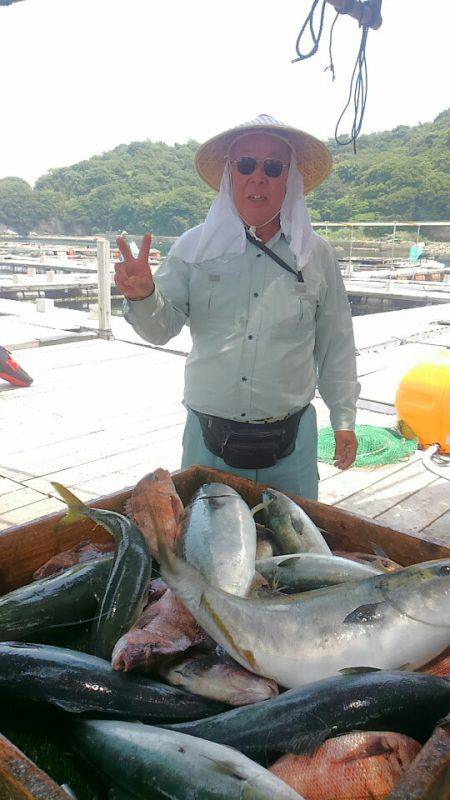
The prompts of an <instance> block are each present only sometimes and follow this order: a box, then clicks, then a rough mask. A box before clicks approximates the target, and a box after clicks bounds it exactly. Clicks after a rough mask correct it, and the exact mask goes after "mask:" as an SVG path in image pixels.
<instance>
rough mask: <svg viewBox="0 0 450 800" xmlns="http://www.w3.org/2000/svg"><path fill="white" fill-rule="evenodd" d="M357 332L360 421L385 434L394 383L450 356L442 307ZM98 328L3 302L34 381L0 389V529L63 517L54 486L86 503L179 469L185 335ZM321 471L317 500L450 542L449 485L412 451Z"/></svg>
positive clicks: (74, 316) (77, 318)
mask: <svg viewBox="0 0 450 800" xmlns="http://www.w3.org/2000/svg"><path fill="white" fill-rule="evenodd" d="M354 323H355V336H356V344H357V348H358V353H359V355H358V374H359V377H360V382H361V387H362V388H361V396H360V400H359V408H358V418H357V422H358V423H360V424H373V425H379V426H393V425H394V424H395V409H394V401H395V393H396V389H397V386H398V382H399V380H400V378H401V376H402V374H404V372H405V371H406V370H407V369H408V367H409V365H410V364H413V363H415V362H417V361H418V360H420V359H422V358H424V357H427V356H428V355H429V354H430V353H431V352H434V351H435V350H436V349H437V348H449V347H450V304H447V305H439V306H436V305H434V306H428V307H423V308H417V309H414V310H403V311H395V312H388V313H384V314H373V315H369V316H364V317H357V318H355V320H354ZM96 325H97V322H96V320H95V319H93V318H91V317H90V316H89V315H88V314H85V313H83V312H79V311H69V310H62V309H54V310H52V311H51V312H49V313H38V312H36V310H35V309H34V306H32V305H31V304H26V303H19V302H14V301H8V300H1V301H0V342H1V343H2V344H5V345H9V346H11V347H13V348H14V350H15V351H16V352H15V355H16V358H17V360H18V361H20V363H21V365H22V366H23V367H24V369H25V370H26V371H27V372H29V373H30V374H31V375H32V376H33V378H34V383H33V385H32V386H31V387H29V388H27V389H15V388H13V387H11V386H10V385H9V384H7V383H3V382H0V431H1V434H0V530H2V529H6V528H8V527H9V526H11V525H15V524H18V523H21V522H27V521H29V520H32V519H35V518H37V517H39V516H42V515H45V514H48V513H51V512H52V511H55V510H57V509H60V508H62V507H63V504H62V503H61V502H60V501H59V500H58V499H57V498H56V496H55V493H54V491H53V489H52V487H51V484H50V480H58V481H60V482H61V483H63V484H65V485H67V486H69V487H71V488H72V489H73V491H74V492H75V493H76V494H78V495H79V496H80V497H81V498H82V499H84V500H90V499H92V498H97V497H99V496H101V495H104V494H108V493H110V492H113V491H115V490H118V489H121V488H124V487H126V486H132V485H134V483H135V482H136V481H137V480H138V479H139V478H141V477H142V476H143V475H144V474H146V473H147V472H149V471H150V470H153V469H155V468H156V467H158V466H162V467H165V468H167V469H169V470H174V469H176V468H177V467H179V464H180V457H181V438H182V431H183V426H184V420H185V409H184V408H183V406H182V403H181V397H182V390H183V372H184V364H185V357H186V354H187V353H188V352H189V350H190V346H191V340H190V335H189V330H188V329H187V328H185V329H184V330H183V331H182V333H181V334H180V335H179V336H178V337H176V339H174V340H172V341H171V342H169V344H168V345H166V346H164V347H161V348H157V347H152V346H150V345H147V344H146V343H145V342H143V341H142V340H141V339H140V338H139V337H138V336H137V335H136V334H135V333H134V331H133V330H132V328H131V327H130V326H129V325H128V324H127V323H126V321H125V320H124V319H122V318H118V317H113V321H112V328H113V333H114V336H115V339H114V341H104V340H100V339H97V338H92V337H95V336H96V332H95V329H96ZM49 345H52V346H49ZM314 404H315V406H316V408H317V412H318V421H319V426H325V425H328V424H329V423H328V412H327V409H326V407H325V405H324V403H323V402H322V400H320V399H319V398H317V399H316V400H315V401H314ZM319 470H320V477H321V480H320V494H319V498H320V500H322V501H323V502H326V503H330V504H332V505H337V506H339V507H342V508H345V509H347V510H350V511H354V512H356V513H358V514H360V515H362V516H367V517H370V518H371V519H377V520H379V521H380V522H385V523H387V524H389V525H392V526H393V527H395V528H398V529H400V530H404V531H413V532H414V531H415V532H421V535H423V536H426V535H430V536H432V537H433V538H435V539H440V540H441V541H442V542H443V543H446V544H447V545H448V544H449V543H450V488H449V482H448V480H445V479H444V478H439V477H437V476H436V475H434V474H432V473H431V472H429V471H428V470H426V469H425V467H424V466H423V464H422V458H421V453H420V452H417V453H416V454H415V455H414V456H413V457H411V458H410V459H409V460H408V461H406V462H402V463H400V464H395V465H390V466H387V467H383V468H379V469H374V470H362V469H351V470H348V471H347V472H339V471H337V470H336V469H335V468H334V467H332V466H328V465H325V464H320V465H319ZM449 470H450V467H449Z"/></svg>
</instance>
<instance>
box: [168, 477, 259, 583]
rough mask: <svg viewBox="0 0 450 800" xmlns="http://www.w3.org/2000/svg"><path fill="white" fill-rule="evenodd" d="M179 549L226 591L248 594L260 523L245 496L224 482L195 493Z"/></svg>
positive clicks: (205, 486) (187, 559)
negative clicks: (244, 498)
mask: <svg viewBox="0 0 450 800" xmlns="http://www.w3.org/2000/svg"><path fill="white" fill-rule="evenodd" d="M176 552H177V553H178V555H180V556H181V557H182V558H183V559H184V560H185V561H188V562H189V563H190V564H192V565H193V566H194V567H196V568H197V569H199V570H201V571H202V573H203V574H204V575H205V576H207V578H208V580H209V581H210V582H211V583H212V584H213V585H214V586H218V587H220V588H221V589H223V590H224V591H226V592H230V593H231V594H235V595H240V596H244V595H246V594H247V592H248V591H249V589H250V585H251V582H252V580H253V573H254V571H255V555H256V525H255V521H254V519H253V517H252V515H251V512H250V509H249V507H248V506H247V504H246V503H245V502H244V500H243V499H242V497H241V496H240V495H239V494H238V493H237V492H236V491H235V490H234V489H232V488H231V487H230V486H227V485H226V484H224V483H210V484H204V485H203V486H201V487H200V489H199V490H198V491H197V492H196V493H195V495H194V497H193V498H192V500H191V502H190V504H189V506H188V509H187V513H186V518H185V521H184V524H183V526H182V530H181V531H180V534H179V537H178V540H177V547H176Z"/></svg>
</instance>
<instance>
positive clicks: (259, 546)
mask: <svg viewBox="0 0 450 800" xmlns="http://www.w3.org/2000/svg"><path fill="white" fill-rule="evenodd" d="M273 555H274V546H273V533H272V531H270V530H269V528H265V527H264V525H259V524H258V523H256V555H255V558H256V560H257V561H260V560H261V559H263V558H271V557H272V556H273Z"/></svg>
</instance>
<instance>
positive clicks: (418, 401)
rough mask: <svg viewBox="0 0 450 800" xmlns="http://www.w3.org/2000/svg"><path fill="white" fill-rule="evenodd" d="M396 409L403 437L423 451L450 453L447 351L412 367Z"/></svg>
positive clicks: (449, 354)
mask: <svg viewBox="0 0 450 800" xmlns="http://www.w3.org/2000/svg"><path fill="white" fill-rule="evenodd" d="M395 407H396V409H397V416H398V419H399V421H400V426H401V429H402V433H403V435H404V436H405V437H408V430H409V431H411V432H412V433H413V434H414V435H415V436H417V438H418V439H419V443H420V444H421V445H423V446H424V447H428V446H429V445H431V444H439V448H440V450H441V451H442V452H444V453H450V350H442V351H441V350H439V351H437V352H436V353H435V355H434V356H432V357H431V358H430V359H428V360H427V361H422V362H420V363H419V364H416V365H415V366H414V367H412V368H411V369H410V370H409V371H408V372H407V373H406V375H404V376H403V378H402V380H401V381H400V385H399V387H398V390H397V395H396V398H395Z"/></svg>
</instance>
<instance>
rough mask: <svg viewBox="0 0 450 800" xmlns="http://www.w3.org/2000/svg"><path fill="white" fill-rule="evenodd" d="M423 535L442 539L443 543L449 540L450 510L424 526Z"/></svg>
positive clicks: (437, 539) (438, 539)
mask: <svg viewBox="0 0 450 800" xmlns="http://www.w3.org/2000/svg"><path fill="white" fill-rule="evenodd" d="M422 535H423V536H426V537H428V536H429V537H430V538H431V539H436V541H441V542H442V544H444V542H445V541H448V539H449V535H450V510H449V511H446V513H445V514H442V515H441V516H440V517H437V518H436V519H435V520H434V522H431V523H430V524H429V525H426V526H425V527H424V528H422Z"/></svg>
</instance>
